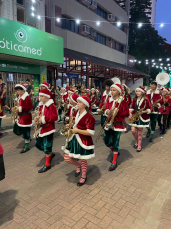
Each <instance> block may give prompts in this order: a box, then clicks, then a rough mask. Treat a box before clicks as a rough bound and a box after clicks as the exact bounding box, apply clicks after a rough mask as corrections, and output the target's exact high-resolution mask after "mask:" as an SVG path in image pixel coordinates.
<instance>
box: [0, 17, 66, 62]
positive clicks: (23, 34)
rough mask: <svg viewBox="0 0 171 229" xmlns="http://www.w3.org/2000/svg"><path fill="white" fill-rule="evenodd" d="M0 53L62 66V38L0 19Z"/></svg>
mask: <svg viewBox="0 0 171 229" xmlns="http://www.w3.org/2000/svg"><path fill="white" fill-rule="evenodd" d="M0 53H3V54H8V55H13V56H20V57H25V58H31V59H36V60H41V61H47V62H52V63H60V64H63V61H64V49H63V38H61V37H58V36H55V35H53V34H50V33H46V32H43V31H41V30H38V29H35V28H32V27H30V26H26V25H23V24H20V23H18V22H15V21H11V20H8V19H5V18H2V17H0Z"/></svg>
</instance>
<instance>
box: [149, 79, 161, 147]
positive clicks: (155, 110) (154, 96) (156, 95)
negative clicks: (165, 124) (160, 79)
mask: <svg viewBox="0 0 171 229" xmlns="http://www.w3.org/2000/svg"><path fill="white" fill-rule="evenodd" d="M146 97H147V98H148V99H149V101H150V102H151V105H152V112H151V114H149V117H150V127H147V130H148V132H147V134H146V138H148V137H150V139H149V142H153V135H154V132H155V129H156V123H157V120H158V115H159V114H160V112H159V108H160V107H161V106H162V105H163V97H162V95H161V94H160V91H159V90H157V83H156V82H152V83H151V89H150V90H148V91H147V92H146ZM156 102H157V104H156ZM153 104H154V105H153Z"/></svg>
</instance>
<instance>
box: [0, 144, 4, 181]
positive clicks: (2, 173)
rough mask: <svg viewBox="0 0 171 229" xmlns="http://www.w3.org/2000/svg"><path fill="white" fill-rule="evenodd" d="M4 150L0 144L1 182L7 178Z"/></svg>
mask: <svg viewBox="0 0 171 229" xmlns="http://www.w3.org/2000/svg"><path fill="white" fill-rule="evenodd" d="M3 153H4V150H3V148H2V146H1V144H0V181H1V180H3V179H4V178H5V165H4V159H3Z"/></svg>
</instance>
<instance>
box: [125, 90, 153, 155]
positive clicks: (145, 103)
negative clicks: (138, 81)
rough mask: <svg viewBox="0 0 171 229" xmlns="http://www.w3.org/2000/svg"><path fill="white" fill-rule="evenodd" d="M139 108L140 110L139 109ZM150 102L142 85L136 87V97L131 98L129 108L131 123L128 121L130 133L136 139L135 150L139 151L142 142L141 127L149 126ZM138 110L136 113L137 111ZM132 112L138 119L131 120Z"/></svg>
mask: <svg viewBox="0 0 171 229" xmlns="http://www.w3.org/2000/svg"><path fill="white" fill-rule="evenodd" d="M140 109H141V111H139V110H140ZM151 110H152V108H151V104H150V102H149V100H148V99H147V98H146V97H145V89H144V88H143V87H138V88H136V97H135V99H133V101H132V104H131V108H130V109H129V112H130V114H129V118H130V120H131V119H132V121H133V123H130V124H129V125H130V126H131V131H132V134H133V136H134V138H135V140H136V143H135V145H134V148H135V149H137V152H140V151H141V142H142V131H143V128H145V127H149V122H150V118H149V115H148V114H150V113H151ZM137 112H138V113H137ZM134 114H138V120H135V121H134V120H133V116H134Z"/></svg>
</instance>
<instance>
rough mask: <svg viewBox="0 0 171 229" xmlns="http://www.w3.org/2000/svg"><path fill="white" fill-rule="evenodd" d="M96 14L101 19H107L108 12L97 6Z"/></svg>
mask: <svg viewBox="0 0 171 229" xmlns="http://www.w3.org/2000/svg"><path fill="white" fill-rule="evenodd" d="M96 14H98V15H99V16H100V17H102V18H104V19H107V12H106V11H104V10H103V9H102V8H100V7H99V6H97V9H96Z"/></svg>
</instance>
